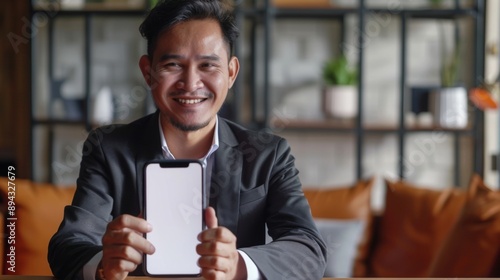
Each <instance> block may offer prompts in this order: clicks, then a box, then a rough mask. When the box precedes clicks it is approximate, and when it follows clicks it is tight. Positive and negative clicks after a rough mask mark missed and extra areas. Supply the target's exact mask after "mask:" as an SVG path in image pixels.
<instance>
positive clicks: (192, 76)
mask: <svg viewBox="0 0 500 280" xmlns="http://www.w3.org/2000/svg"><path fill="white" fill-rule="evenodd" d="M176 86H177V89H182V90H185V91H187V92H194V91H196V90H198V89H200V88H202V87H203V82H202V80H201V75H200V73H199V71H198V69H197V68H196V67H188V68H186V69H185V71H184V72H183V73H182V76H181V78H180V79H179V81H178V82H177V84H176Z"/></svg>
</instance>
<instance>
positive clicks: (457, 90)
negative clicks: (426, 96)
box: [431, 87, 468, 129]
mask: <svg viewBox="0 0 500 280" xmlns="http://www.w3.org/2000/svg"><path fill="white" fill-rule="evenodd" d="M431 110H432V113H433V115H434V124H435V125H436V126H439V127H442V128H454V129H461V128H465V127H467V122H468V114H467V90H466V89H465V88H464V87H449V88H440V89H436V90H434V91H433V92H432V96H431Z"/></svg>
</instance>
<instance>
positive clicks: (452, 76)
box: [431, 45, 468, 129]
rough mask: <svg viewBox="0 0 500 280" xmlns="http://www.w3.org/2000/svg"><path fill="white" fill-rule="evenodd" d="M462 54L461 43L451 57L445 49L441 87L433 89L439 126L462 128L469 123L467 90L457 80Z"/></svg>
mask: <svg viewBox="0 0 500 280" xmlns="http://www.w3.org/2000/svg"><path fill="white" fill-rule="evenodd" d="M460 55H461V54H460V46H459V45H457V46H456V47H455V50H454V51H453V53H452V55H451V56H449V57H446V54H445V53H444V51H443V55H442V59H443V62H442V64H441V87H440V88H437V89H436V90H434V91H433V94H432V99H431V100H432V101H431V102H432V104H431V108H432V111H433V115H434V124H435V125H437V126H438V127H442V128H452V129H461V128H465V127H466V126H467V123H468V114H467V107H468V103H467V90H466V89H465V87H463V86H460V85H459V84H458V81H457V77H458V70H459V66H460Z"/></svg>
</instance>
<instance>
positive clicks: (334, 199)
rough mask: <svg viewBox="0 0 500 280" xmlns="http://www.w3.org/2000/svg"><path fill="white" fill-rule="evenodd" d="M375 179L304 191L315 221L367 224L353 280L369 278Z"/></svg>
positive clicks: (305, 188)
mask: <svg viewBox="0 0 500 280" xmlns="http://www.w3.org/2000/svg"><path fill="white" fill-rule="evenodd" d="M372 185H373V178H372V179H369V180H360V181H358V182H357V183H356V184H355V185H353V186H344V187H333V188H326V189H325V188H318V187H304V194H305V196H306V198H307V200H308V201H309V205H310V207H311V213H312V215H313V217H315V218H326V219H346V220H348V219H349V220H352V219H356V220H361V221H363V222H364V224H365V230H364V233H363V238H362V240H361V242H360V244H359V246H358V250H357V253H356V260H355V262H354V269H353V276H354V277H363V276H366V274H367V269H366V262H367V258H368V253H369V248H370V240H371V236H372V223H373V217H372V213H371V207H370V197H371V189H372Z"/></svg>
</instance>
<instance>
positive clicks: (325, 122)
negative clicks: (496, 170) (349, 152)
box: [270, 119, 472, 134]
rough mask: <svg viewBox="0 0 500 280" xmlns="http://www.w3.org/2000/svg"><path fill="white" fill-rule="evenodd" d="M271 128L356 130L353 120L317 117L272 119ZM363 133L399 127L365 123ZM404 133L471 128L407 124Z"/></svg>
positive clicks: (468, 128)
mask: <svg viewBox="0 0 500 280" xmlns="http://www.w3.org/2000/svg"><path fill="white" fill-rule="evenodd" d="M270 126H271V128H272V129H273V130H284V131H319V132H354V131H356V129H357V127H356V122H355V120H333V119H318V120H313V119H310V120H299V119H272V120H271V125H270ZM362 129H363V131H364V132H365V133H397V132H398V131H400V130H399V127H398V126H396V125H366V126H363V128H362ZM403 131H404V132H405V133H412V132H413V133H418V132H435V131H443V132H450V133H461V134H468V133H471V132H472V130H471V128H470V127H467V128H460V129H453V128H442V127H439V126H418V125H415V126H409V127H405V128H404V129H403Z"/></svg>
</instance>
